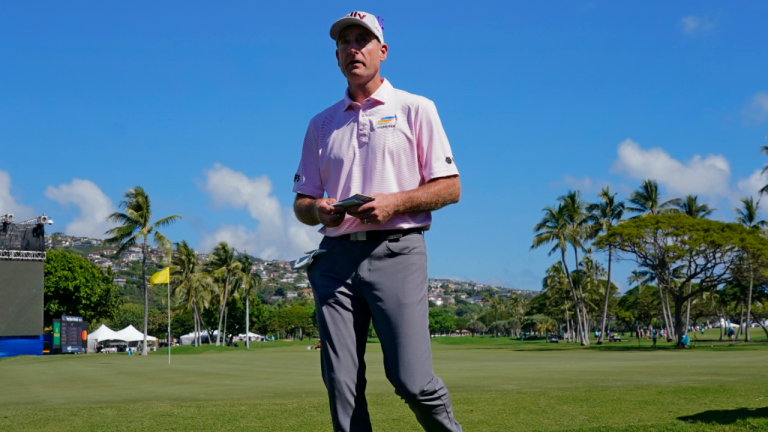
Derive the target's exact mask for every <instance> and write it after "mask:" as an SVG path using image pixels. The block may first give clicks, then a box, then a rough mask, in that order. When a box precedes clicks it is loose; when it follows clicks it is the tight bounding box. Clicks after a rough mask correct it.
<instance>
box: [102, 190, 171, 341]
mask: <svg viewBox="0 0 768 432" xmlns="http://www.w3.org/2000/svg"><path fill="white" fill-rule="evenodd" d="M119 208H121V209H124V210H125V212H124V213H120V212H115V213H112V214H110V215H109V216H107V221H109V222H115V223H117V224H120V226H117V227H115V228H112V229H110V230H108V231H107V232H106V234H107V235H110V236H111V237H109V238H108V239H106V240H104V242H105V243H109V244H117V245H119V247H118V249H117V252H116V253H115V255H120V254H121V253H123V252H125V250H126V249H128V248H129V247H132V246H135V245H136V242H137V241H138V240H141V241H142V243H141V248H142V257H141V280H142V283H143V284H144V344H143V346H142V349H141V355H147V325H148V319H149V294H148V290H147V238H148V237H149V236H150V234H154V238H153V240H154V242H155V244H157V245H158V246H160V247H161V248H163V249H169V248H170V247H171V242H170V241H168V239H167V238H166V237H165V236H164V235H163V234H162V233H160V231H158V229H160V228H164V227H166V226H169V225H170V224H172V223H173V222H175V221H177V220H179V219H181V216H178V215H173V216H168V217H164V218H162V219H160V220H158V221H155V222H154V223H153V222H152V205H151V202H150V200H149V195H148V194H147V193H146V192H145V191H144V189H143V188H142V187H141V186H136V187H135V188H133V189H129V190H128V191H126V192H125V193H124V194H123V200H122V201H120V204H119Z"/></svg>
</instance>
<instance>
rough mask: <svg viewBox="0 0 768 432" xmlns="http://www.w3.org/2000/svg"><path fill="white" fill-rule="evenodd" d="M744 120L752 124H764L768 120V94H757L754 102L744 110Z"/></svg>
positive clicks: (753, 98) (753, 97)
mask: <svg viewBox="0 0 768 432" xmlns="http://www.w3.org/2000/svg"><path fill="white" fill-rule="evenodd" d="M743 113H744V118H745V119H746V120H748V121H750V122H757V123H760V122H763V121H765V120H767V119H768V92H764V91H761V92H757V93H755V95H754V96H752V102H750V104H749V105H747V106H746V107H745V108H744V111H743Z"/></svg>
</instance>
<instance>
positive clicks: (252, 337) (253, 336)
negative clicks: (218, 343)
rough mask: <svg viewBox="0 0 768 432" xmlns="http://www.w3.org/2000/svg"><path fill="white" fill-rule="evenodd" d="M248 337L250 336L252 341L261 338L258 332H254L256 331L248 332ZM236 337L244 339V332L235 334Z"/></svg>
mask: <svg viewBox="0 0 768 432" xmlns="http://www.w3.org/2000/svg"><path fill="white" fill-rule="evenodd" d="M248 337H249V338H251V340H252V341H255V340H259V339H261V335H260V334H256V333H253V332H248ZM236 338H237V340H241V341H244V340H245V334H239V335H237V337H236Z"/></svg>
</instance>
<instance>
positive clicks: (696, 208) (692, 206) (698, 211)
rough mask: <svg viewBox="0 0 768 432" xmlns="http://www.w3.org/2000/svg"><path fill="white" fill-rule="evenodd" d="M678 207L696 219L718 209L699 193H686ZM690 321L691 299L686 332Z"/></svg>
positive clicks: (687, 310)
mask: <svg viewBox="0 0 768 432" xmlns="http://www.w3.org/2000/svg"><path fill="white" fill-rule="evenodd" d="M677 208H678V209H680V213H682V214H684V215H687V216H690V217H692V218H695V219H698V218H706V217H709V216H710V215H712V213H713V212H714V211H715V210H716V209H713V208H710V207H709V206H708V205H707V204H699V197H698V195H686V196H685V199H683V200H681V201H680V202H679V203H678V204H677ZM690 289H691V287H690V286H689V287H688V290H689V291H690ZM690 323H691V299H688V302H687V304H686V307H685V329H686V332H687V331H688V327H689V326H690Z"/></svg>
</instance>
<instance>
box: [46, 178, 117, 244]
mask: <svg viewBox="0 0 768 432" xmlns="http://www.w3.org/2000/svg"><path fill="white" fill-rule="evenodd" d="M45 196H46V197H48V198H49V199H52V200H54V201H56V202H58V203H59V204H62V205H69V204H74V205H76V206H78V207H79V208H80V213H79V214H78V215H77V217H75V219H74V220H73V221H72V222H70V223H69V224H68V225H67V226H66V227H65V228H64V232H65V233H66V234H69V235H74V236H83V237H96V238H104V232H105V231H107V230H108V229H110V228H112V227H114V224H112V223H110V222H107V216H109V214H110V213H112V212H113V211H114V210H115V207H114V205H112V200H110V199H109V197H107V196H106V195H105V194H104V192H102V191H101V189H99V187H98V186H96V185H95V184H94V183H93V182H91V181H89V180H80V179H74V180H72V183H69V184H62V185H59V186H58V187H54V186H48V189H46V190H45Z"/></svg>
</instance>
